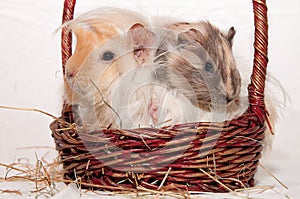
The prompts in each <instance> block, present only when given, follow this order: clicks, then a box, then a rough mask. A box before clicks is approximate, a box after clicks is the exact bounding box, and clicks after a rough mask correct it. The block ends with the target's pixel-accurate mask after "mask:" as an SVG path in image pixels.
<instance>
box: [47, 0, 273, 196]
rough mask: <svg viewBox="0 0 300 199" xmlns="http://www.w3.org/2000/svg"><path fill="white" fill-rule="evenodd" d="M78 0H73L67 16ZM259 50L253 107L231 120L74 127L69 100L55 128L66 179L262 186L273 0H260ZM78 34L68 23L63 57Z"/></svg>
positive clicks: (186, 186) (129, 187)
mask: <svg viewBox="0 0 300 199" xmlns="http://www.w3.org/2000/svg"><path fill="white" fill-rule="evenodd" d="M74 6H75V0H65V4H64V14H63V22H65V21H68V20H71V19H72V18H73V13H74ZM253 8H254V16H255V43H254V47H255V54H254V65H253V72H252V76H251V83H250V85H249V86H248V96H249V102H250V105H249V108H248V110H247V111H246V113H244V114H243V115H241V116H240V117H238V118H236V119H233V120H231V121H226V122H223V123H204V122H199V123H188V124H178V125H175V126H172V127H164V128H161V129H154V128H147V129H146V128H141V129H131V130H122V129H103V130H99V131H95V132H89V133H83V134H82V133H81V134H80V135H79V134H78V132H77V131H76V129H74V128H68V127H69V125H68V124H67V123H71V124H72V123H73V122H74V120H73V118H74V117H73V115H74V114H76V111H74V110H76V106H74V105H73V106H72V105H69V104H64V105H63V108H62V116H61V118H59V119H58V120H56V121H54V122H53V123H52V124H51V126H50V128H51V130H52V136H53V138H54V140H55V143H56V149H57V150H58V151H59V156H60V161H61V163H62V164H63V172H64V177H65V179H66V180H76V181H77V182H79V181H80V183H81V186H82V187H84V188H100V189H102V190H111V191H123V190H126V191H136V190H137V189H150V190H182V189H183V190H186V191H205V192H228V191H232V190H235V189H239V188H245V187H251V186H254V174H255V173H256V170H257V166H258V162H259V159H260V158H261V151H262V149H263V147H262V141H263V139H264V130H265V125H264V124H265V120H266V119H267V111H266V109H265V105H264V87H265V76H266V67H267V62H268V58H267V46H268V34H267V33H268V24H267V8H266V2H265V0H253ZM71 44H72V35H71V33H69V32H67V30H65V29H63V31H62V65H63V70H65V69H64V66H65V63H66V61H67V60H68V58H69V57H70V56H71V53H72V49H71Z"/></svg>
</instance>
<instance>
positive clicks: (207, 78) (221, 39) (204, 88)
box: [154, 22, 241, 111]
mask: <svg viewBox="0 0 300 199" xmlns="http://www.w3.org/2000/svg"><path fill="white" fill-rule="evenodd" d="M167 28H168V29H169V30H170V32H171V33H170V34H169V36H168V37H167V38H166V39H165V41H164V42H162V44H161V47H160V49H159V50H158V51H157V60H156V62H158V63H159V65H160V67H158V68H157V69H156V71H155V73H154V76H155V78H156V79H158V80H159V81H160V82H162V83H164V84H166V85H167V86H168V87H169V88H172V89H176V90H178V91H179V92H181V93H183V94H184V95H185V96H186V97H187V98H188V99H189V100H191V102H192V104H193V105H194V106H196V107H199V108H201V109H203V110H207V111H211V108H212V106H213V105H214V104H218V105H225V106H230V105H231V106H235V105H236V104H238V101H239V93H240V88H241V77H240V74H239V71H238V69H237V67H236V63H235V60H234V56H233V52H232V41H233V37H234V35H235V30H234V28H233V27H232V28H230V29H229V31H228V32H227V33H225V32H222V31H220V30H219V29H218V28H217V27H215V26H214V25H212V24H211V23H209V22H199V23H174V24H171V25H169V26H168V27H167ZM233 104H235V105H233Z"/></svg>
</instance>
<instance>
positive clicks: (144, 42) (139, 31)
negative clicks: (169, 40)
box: [129, 23, 155, 48]
mask: <svg viewBox="0 0 300 199" xmlns="http://www.w3.org/2000/svg"><path fill="white" fill-rule="evenodd" d="M129 36H130V39H131V41H132V42H133V44H134V46H135V47H138V46H142V47H144V48H147V47H150V46H152V45H153V43H154V41H155V35H154V33H153V32H151V31H150V30H148V29H146V28H145V27H144V26H143V25H142V24H140V23H136V24H134V25H132V26H131V28H130V29H129Z"/></svg>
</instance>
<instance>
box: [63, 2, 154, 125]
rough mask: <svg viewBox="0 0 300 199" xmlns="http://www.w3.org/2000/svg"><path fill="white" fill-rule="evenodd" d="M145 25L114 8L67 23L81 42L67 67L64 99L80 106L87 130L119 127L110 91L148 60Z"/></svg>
mask: <svg viewBox="0 0 300 199" xmlns="http://www.w3.org/2000/svg"><path fill="white" fill-rule="evenodd" d="M146 26H147V21H146V20H145V19H144V18H143V17H142V16H140V15H139V14H137V13H135V12H132V11H128V10H122V9H116V8H104V9H100V10H97V11H93V12H89V13H87V14H85V15H83V16H81V17H79V18H77V19H75V20H73V21H71V22H68V23H67V24H66V27H68V28H70V30H72V31H73V32H74V33H75V35H76V41H77V42H76V49H75V52H74V54H73V55H72V56H71V57H70V59H69V60H68V62H67V64H66V75H65V100H66V101H67V102H68V103H70V104H78V105H79V113H80V118H81V120H82V121H83V123H84V124H85V125H84V126H85V127H86V128H85V129H86V130H87V131H91V130H95V129H99V128H100V127H102V128H107V127H108V126H111V127H116V126H119V124H117V123H118V121H117V120H115V119H114V118H116V116H117V115H118V114H117V113H116V112H115V110H114V109H113V107H111V100H112V96H111V91H112V89H113V87H114V85H115V84H116V83H117V82H118V80H119V79H120V78H121V77H122V76H123V75H124V74H126V73H127V72H128V71H130V70H132V69H134V68H136V67H139V66H140V65H142V64H144V63H147V62H148V61H149V60H148V57H151V53H152V51H151V50H150V48H148V46H150V45H151V43H153V40H154V35H153V33H152V32H151V31H149V30H147V29H146V28H145V27H146ZM153 53H154V52H153Z"/></svg>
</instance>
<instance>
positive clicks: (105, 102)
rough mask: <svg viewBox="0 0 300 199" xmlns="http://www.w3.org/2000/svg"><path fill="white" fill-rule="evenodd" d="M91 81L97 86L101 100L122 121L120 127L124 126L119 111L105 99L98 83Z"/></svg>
mask: <svg viewBox="0 0 300 199" xmlns="http://www.w3.org/2000/svg"><path fill="white" fill-rule="evenodd" d="M90 82H91V83H92V85H93V86H94V87H95V88H96V90H97V91H98V93H99V95H100V96H101V100H102V101H103V103H104V104H105V105H106V106H107V107H108V108H110V109H111V110H112V111H113V112H114V113H115V114H116V116H117V117H118V119H119V121H120V128H122V119H121V117H120V115H119V113H118V112H117V111H116V110H115V109H114V108H113V107H112V106H111V105H110V104H109V103H108V102H107V101H106V100H105V98H104V96H103V95H102V93H101V91H100V89H99V88H98V87H97V85H96V84H95V83H94V82H93V80H91V79H90Z"/></svg>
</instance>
